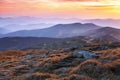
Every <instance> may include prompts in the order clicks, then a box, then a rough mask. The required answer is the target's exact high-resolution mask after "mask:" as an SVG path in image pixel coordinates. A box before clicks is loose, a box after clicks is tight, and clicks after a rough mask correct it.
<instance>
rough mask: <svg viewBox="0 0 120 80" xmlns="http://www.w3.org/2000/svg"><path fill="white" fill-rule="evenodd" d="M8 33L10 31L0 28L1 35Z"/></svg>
mask: <svg viewBox="0 0 120 80" xmlns="http://www.w3.org/2000/svg"><path fill="white" fill-rule="evenodd" d="M7 32H9V30H7V29H4V28H0V34H5V33H7Z"/></svg>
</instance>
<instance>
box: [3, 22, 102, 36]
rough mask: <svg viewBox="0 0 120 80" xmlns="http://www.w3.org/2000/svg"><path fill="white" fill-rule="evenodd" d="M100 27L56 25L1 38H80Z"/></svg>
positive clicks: (9, 34) (93, 25) (90, 24)
mask: <svg viewBox="0 0 120 80" xmlns="http://www.w3.org/2000/svg"><path fill="white" fill-rule="evenodd" d="M99 28H101V26H97V25H95V24H92V23H86V24H81V23H72V24H58V25H55V26H52V27H50V28H45V29H36V30H21V31H16V32H12V33H8V34H5V35H2V36H1V37H28V36H29V37H54V38H64V37H73V36H82V35H83V33H85V32H87V31H89V30H94V29H99Z"/></svg>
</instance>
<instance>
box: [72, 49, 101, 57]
mask: <svg viewBox="0 0 120 80" xmlns="http://www.w3.org/2000/svg"><path fill="white" fill-rule="evenodd" d="M73 57H78V58H85V59H91V58H99V57H100V55H96V54H94V53H92V52H89V51H79V52H75V53H73Z"/></svg>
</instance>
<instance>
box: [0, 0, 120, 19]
mask: <svg viewBox="0 0 120 80" xmlns="http://www.w3.org/2000/svg"><path fill="white" fill-rule="evenodd" d="M0 16H40V17H55V18H56V17H57V18H118V19H119V18H120V0H0Z"/></svg>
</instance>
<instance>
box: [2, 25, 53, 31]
mask: <svg viewBox="0 0 120 80" xmlns="http://www.w3.org/2000/svg"><path fill="white" fill-rule="evenodd" d="M50 26H52V24H46V23H38V24H8V25H4V26H1V27H3V28H5V29H8V30H9V33H10V32H15V31H20V30H33V29H42V28H47V27H50Z"/></svg>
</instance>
